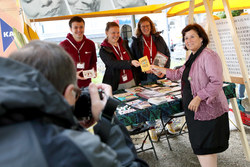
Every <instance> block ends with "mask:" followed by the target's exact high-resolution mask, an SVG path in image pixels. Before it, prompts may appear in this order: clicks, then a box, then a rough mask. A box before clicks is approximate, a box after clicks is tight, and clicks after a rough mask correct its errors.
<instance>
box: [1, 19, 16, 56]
mask: <svg viewBox="0 0 250 167" xmlns="http://www.w3.org/2000/svg"><path fill="white" fill-rule="evenodd" d="M0 24H1V35H2V43H3V51H5V50H6V49H7V48H8V47H9V46H10V44H11V43H12V41H13V39H14V38H13V29H12V27H11V26H9V25H8V24H7V23H6V22H5V21H3V20H2V19H0Z"/></svg>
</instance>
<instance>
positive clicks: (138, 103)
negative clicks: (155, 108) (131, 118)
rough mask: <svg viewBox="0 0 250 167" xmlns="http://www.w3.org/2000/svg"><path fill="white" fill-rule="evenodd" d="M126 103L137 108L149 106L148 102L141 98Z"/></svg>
mask: <svg viewBox="0 0 250 167" xmlns="http://www.w3.org/2000/svg"><path fill="white" fill-rule="evenodd" d="M126 104H128V105H130V106H132V107H135V108H138V109H144V108H148V107H151V105H150V104H149V102H147V101H144V100H141V99H137V100H133V101H130V102H127V103H126Z"/></svg>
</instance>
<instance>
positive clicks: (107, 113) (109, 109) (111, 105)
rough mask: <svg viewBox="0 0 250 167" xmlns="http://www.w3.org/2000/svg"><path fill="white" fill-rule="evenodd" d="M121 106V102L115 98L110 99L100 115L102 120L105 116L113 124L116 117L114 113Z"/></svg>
mask: <svg viewBox="0 0 250 167" xmlns="http://www.w3.org/2000/svg"><path fill="white" fill-rule="evenodd" d="M119 104H120V101H118V100H117V99H115V98H111V97H109V98H108V100H107V103H106V105H105V107H104V109H103V111H102V113H101V114H100V118H101V117H102V116H103V117H105V118H106V119H108V120H110V121H111V122H113V116H114V112H115V110H116V107H117V106H118V105H119Z"/></svg>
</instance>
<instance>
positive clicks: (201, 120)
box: [151, 24, 229, 167]
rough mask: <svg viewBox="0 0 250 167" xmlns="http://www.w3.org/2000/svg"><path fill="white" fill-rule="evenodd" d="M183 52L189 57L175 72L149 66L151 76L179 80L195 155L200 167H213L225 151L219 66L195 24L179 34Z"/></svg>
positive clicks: (226, 125)
mask: <svg viewBox="0 0 250 167" xmlns="http://www.w3.org/2000/svg"><path fill="white" fill-rule="evenodd" d="M182 40H183V42H185V49H186V50H190V51H191V54H190V56H189V58H188V60H187V61H186V63H185V64H184V65H183V66H182V67H181V68H179V69H177V70H171V69H167V68H161V67H158V66H154V65H152V66H151V68H152V71H153V72H154V73H156V74H157V73H158V74H159V73H164V74H166V77H167V78H169V79H171V80H179V79H181V86H182V99H183V108H184V111H185V115H186V121H187V126H188V131H189V139H190V142H191V146H192V149H193V151H194V154H196V155H197V157H198V159H199V162H200V164H201V166H202V167H205V166H207V167H216V166H217V154H216V153H220V152H223V151H225V150H226V149H227V148H228V140H229V121H228V113H227V112H228V110H229V108H228V103H227V99H226V96H225V94H224V91H223V89H222V85H223V70H222V64H221V60H220V58H219V56H218V55H217V53H215V52H214V51H212V50H211V49H209V48H207V45H208V43H209V39H208V36H207V34H206V33H205V31H204V29H203V28H202V27H201V26H200V25H198V24H190V25H187V26H186V27H185V28H184V29H183V30H182Z"/></svg>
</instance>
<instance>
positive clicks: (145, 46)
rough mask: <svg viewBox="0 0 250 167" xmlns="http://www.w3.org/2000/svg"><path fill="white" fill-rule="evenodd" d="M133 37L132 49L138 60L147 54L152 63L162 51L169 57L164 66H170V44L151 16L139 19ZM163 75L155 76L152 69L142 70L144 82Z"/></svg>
mask: <svg viewBox="0 0 250 167" xmlns="http://www.w3.org/2000/svg"><path fill="white" fill-rule="evenodd" d="M132 39H133V41H132V44H131V51H132V54H133V55H134V56H135V58H136V59H137V60H138V59H140V58H141V57H143V56H147V57H148V59H149V62H150V64H152V63H153V60H154V58H155V56H156V54H157V52H160V53H162V54H164V55H165V56H167V57H168V60H167V62H166V64H165V66H164V67H165V68H169V67H170V52H169V49H168V46H167V44H166V42H165V41H164V39H163V38H162V37H161V36H160V33H159V32H156V29H155V25H154V23H153V22H152V20H151V19H150V18H149V17H147V16H144V17H142V18H141V19H140V20H139V22H138V25H137V29H136V37H132ZM162 77H164V76H159V77H157V76H155V75H154V74H153V73H152V71H151V70H149V71H147V72H146V73H142V72H141V78H140V80H141V83H142V84H147V83H150V82H156V80H157V79H159V78H162Z"/></svg>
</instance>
